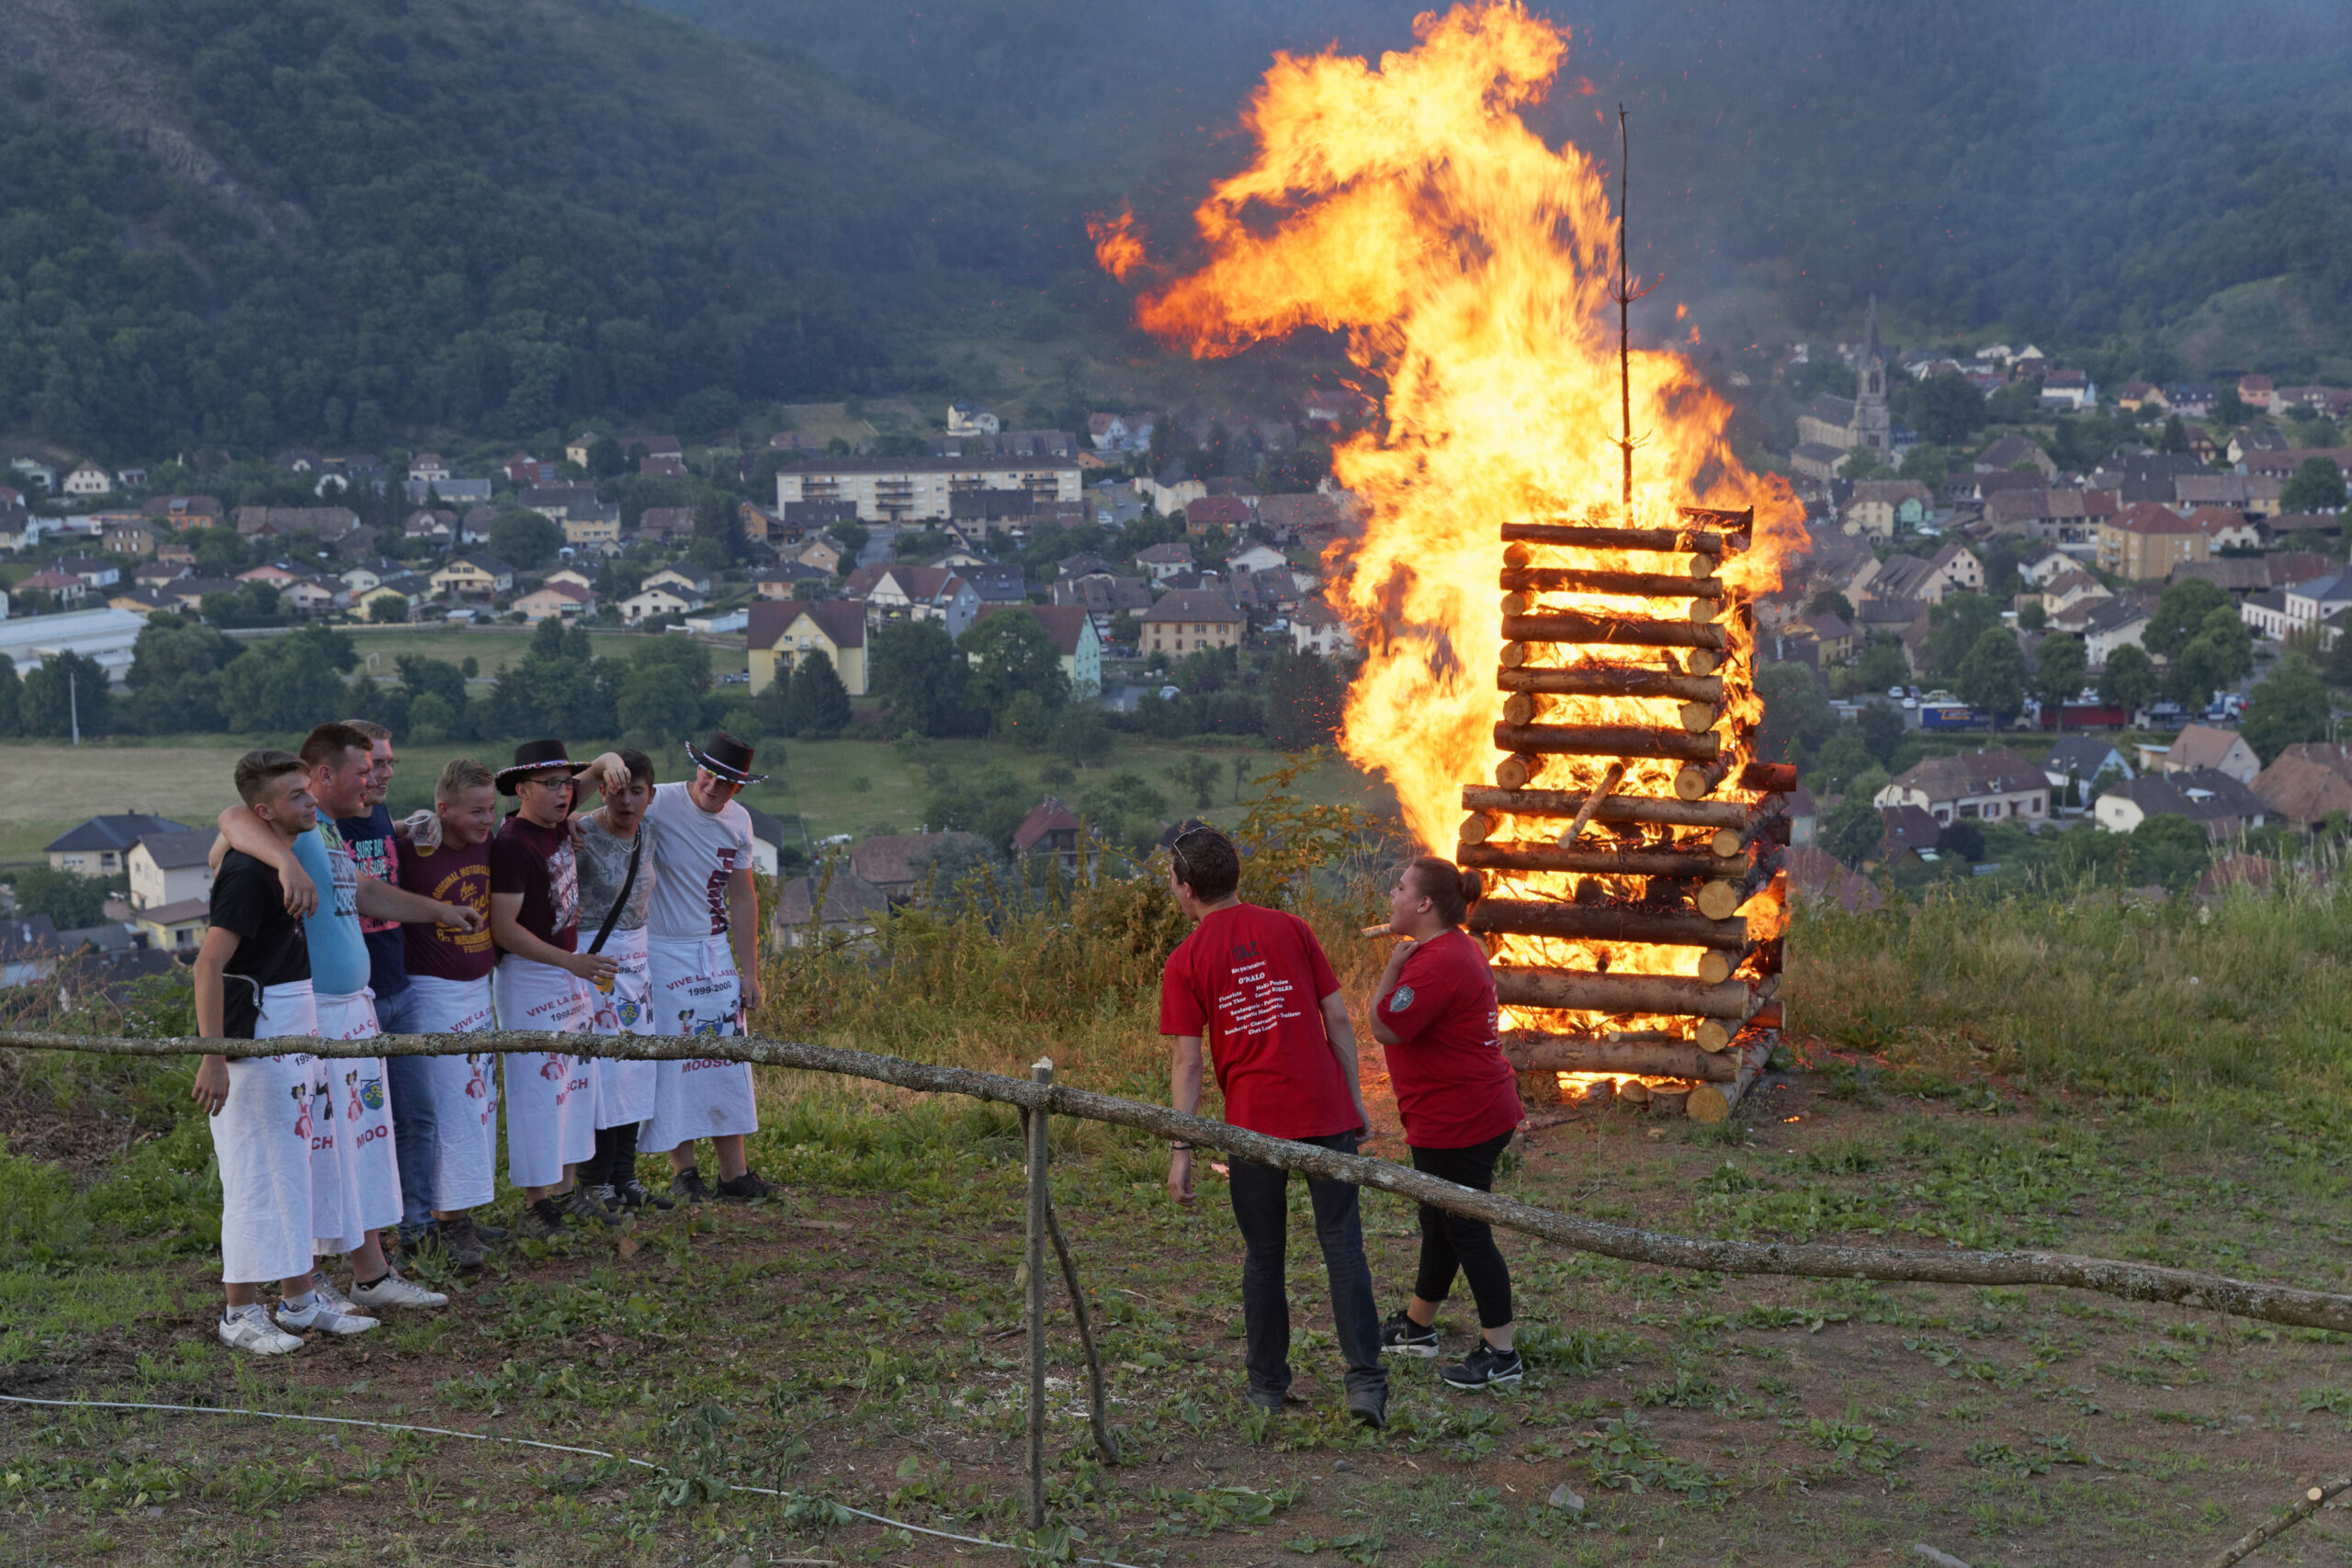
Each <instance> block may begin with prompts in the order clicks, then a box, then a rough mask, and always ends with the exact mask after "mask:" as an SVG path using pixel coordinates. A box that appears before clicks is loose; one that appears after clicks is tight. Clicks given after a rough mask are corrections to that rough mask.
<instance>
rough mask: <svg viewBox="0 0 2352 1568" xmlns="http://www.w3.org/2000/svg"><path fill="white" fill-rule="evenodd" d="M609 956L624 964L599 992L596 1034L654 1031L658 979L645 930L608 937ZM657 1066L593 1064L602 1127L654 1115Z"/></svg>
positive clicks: (590, 1073)
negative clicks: (649, 968)
mask: <svg viewBox="0 0 2352 1568" xmlns="http://www.w3.org/2000/svg"><path fill="white" fill-rule="evenodd" d="M605 956H606V957H608V958H614V959H617V960H618V961H619V962H620V966H621V967H620V973H619V974H617V975H615V976H613V988H612V989H611V990H610V991H608V992H607V991H594V992H593V994H594V999H595V1003H596V1018H595V1027H594V1032H596V1033H598V1034H651V1033H653V1032H654V1028H653V982H652V978H651V976H649V975H648V974H647V973H646V967H645V928H644V927H643V926H639V927H637V928H636V929H634V930H632V931H615V932H613V934H612V935H611V936H609V937H607V938H605ZM592 990H593V988H592ZM655 1066H656V1064H655V1063H652V1062H623V1061H616V1060H613V1059H610V1058H607V1057H601V1056H600V1057H598V1058H596V1059H595V1060H594V1061H593V1062H591V1063H589V1064H588V1077H589V1080H590V1082H591V1083H592V1084H593V1085H594V1100H595V1102H596V1125H597V1126H598V1127H599V1128H603V1127H625V1126H627V1125H628V1124H629V1123H631V1122H642V1121H644V1120H646V1119H647V1118H648V1117H650V1116H651V1115H652V1114H653V1077H654V1067H655Z"/></svg>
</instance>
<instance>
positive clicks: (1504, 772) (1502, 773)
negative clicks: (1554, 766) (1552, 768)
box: [1495, 752, 1544, 789]
mask: <svg viewBox="0 0 2352 1568" xmlns="http://www.w3.org/2000/svg"><path fill="white" fill-rule="evenodd" d="M1543 767H1544V759H1543V758H1541V757H1530V756H1528V755H1527V754H1526V753H1524V752H1521V753H1518V754H1516V755H1514V756H1510V757H1505V758H1504V759H1503V760H1502V761H1499V762H1497V763H1496V764H1495V783H1496V784H1498V785H1499V786H1501V787H1502V788H1504V789H1525V788H1526V787H1527V781H1528V780H1530V779H1532V778H1533V777H1534V776H1535V775H1536V774H1537V773H1540V772H1542V771H1543Z"/></svg>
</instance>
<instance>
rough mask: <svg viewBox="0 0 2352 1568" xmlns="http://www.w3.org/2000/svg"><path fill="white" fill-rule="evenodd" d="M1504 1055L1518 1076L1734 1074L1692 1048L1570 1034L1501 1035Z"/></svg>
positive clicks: (1723, 1060)
mask: <svg viewBox="0 0 2352 1568" xmlns="http://www.w3.org/2000/svg"><path fill="white" fill-rule="evenodd" d="M1503 1055H1504V1056H1505V1057H1506V1058H1507V1059H1508V1060H1509V1061H1510V1065H1511V1066H1513V1067H1514V1068H1516V1069H1517V1070H1519V1071H1521V1072H1534V1073H1639V1074H1642V1075H1643V1076H1645V1077H1657V1078H1698V1079H1707V1078H1717V1077H1720V1078H1724V1079H1729V1078H1730V1077H1733V1076H1734V1075H1735V1074H1736V1073H1737V1071H1738V1070H1739V1064H1738V1063H1737V1062H1736V1061H1734V1060H1733V1059H1732V1058H1731V1057H1729V1056H1725V1055H1708V1054H1707V1053H1706V1052H1704V1051H1702V1050H1700V1049H1698V1048H1697V1047H1696V1046H1693V1045H1687V1044H1638V1043H1632V1042H1620V1041H1614V1040H1579V1039H1577V1038H1576V1037H1575V1036H1573V1035H1566V1034H1543V1035H1536V1036H1533V1037H1532V1038H1524V1037H1521V1036H1520V1035H1519V1034H1517V1033H1513V1034H1507V1035H1505V1036H1504V1037H1503Z"/></svg>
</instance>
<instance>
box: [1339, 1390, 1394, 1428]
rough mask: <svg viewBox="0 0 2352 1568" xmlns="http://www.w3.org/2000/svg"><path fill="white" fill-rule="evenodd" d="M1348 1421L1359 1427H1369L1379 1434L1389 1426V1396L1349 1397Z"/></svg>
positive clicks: (1384, 1394)
mask: <svg viewBox="0 0 2352 1568" xmlns="http://www.w3.org/2000/svg"><path fill="white" fill-rule="evenodd" d="M1348 1419H1349V1420H1351V1421H1352V1422H1354V1423H1355V1424H1356V1425H1357V1426H1359V1427H1371V1428H1372V1429H1373V1430H1374V1431H1375V1432H1377V1431H1379V1430H1381V1429H1382V1428H1383V1427H1386V1426H1387V1425H1388V1394H1387V1392H1386V1391H1385V1390H1382V1391H1380V1392H1378V1393H1371V1392H1366V1393H1351V1394H1350V1395H1348Z"/></svg>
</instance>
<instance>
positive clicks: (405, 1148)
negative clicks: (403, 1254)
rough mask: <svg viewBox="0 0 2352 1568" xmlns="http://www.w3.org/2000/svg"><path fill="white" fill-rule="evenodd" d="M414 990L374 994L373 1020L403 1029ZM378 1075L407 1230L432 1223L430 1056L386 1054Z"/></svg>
mask: <svg viewBox="0 0 2352 1568" xmlns="http://www.w3.org/2000/svg"><path fill="white" fill-rule="evenodd" d="M415 998H416V993H415V992H414V991H413V990H402V991H401V992H399V993H398V994H397V995H394V996H390V997H379V998H376V1025H377V1027H378V1028H379V1029H381V1030H382V1031H383V1032H385V1033H387V1034H409V1033H413V1032H414V1031H413V1029H412V1028H411V1027H410V1022H409V1018H408V1014H409V1011H410V1010H411V1009H412V1008H413V1006H414V1004H415ZM384 1077H385V1078H386V1079H387V1080H388V1081H389V1082H390V1085H391V1089H392V1156H393V1158H394V1159H395V1160H397V1161H398V1162H399V1164H400V1169H401V1233H402V1234H403V1235H414V1234H415V1233H416V1232H418V1231H421V1230H423V1229H424V1227H425V1226H426V1225H429V1224H432V1223H433V1207H434V1204H433V1167H434V1163H435V1161H436V1160H438V1159H439V1158H440V1157H441V1129H440V1123H439V1122H438V1121H437V1120H436V1119H435V1116H434V1114H433V1058H431V1057H430V1056H390V1057H387V1058H386V1059H385V1062H384Z"/></svg>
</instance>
